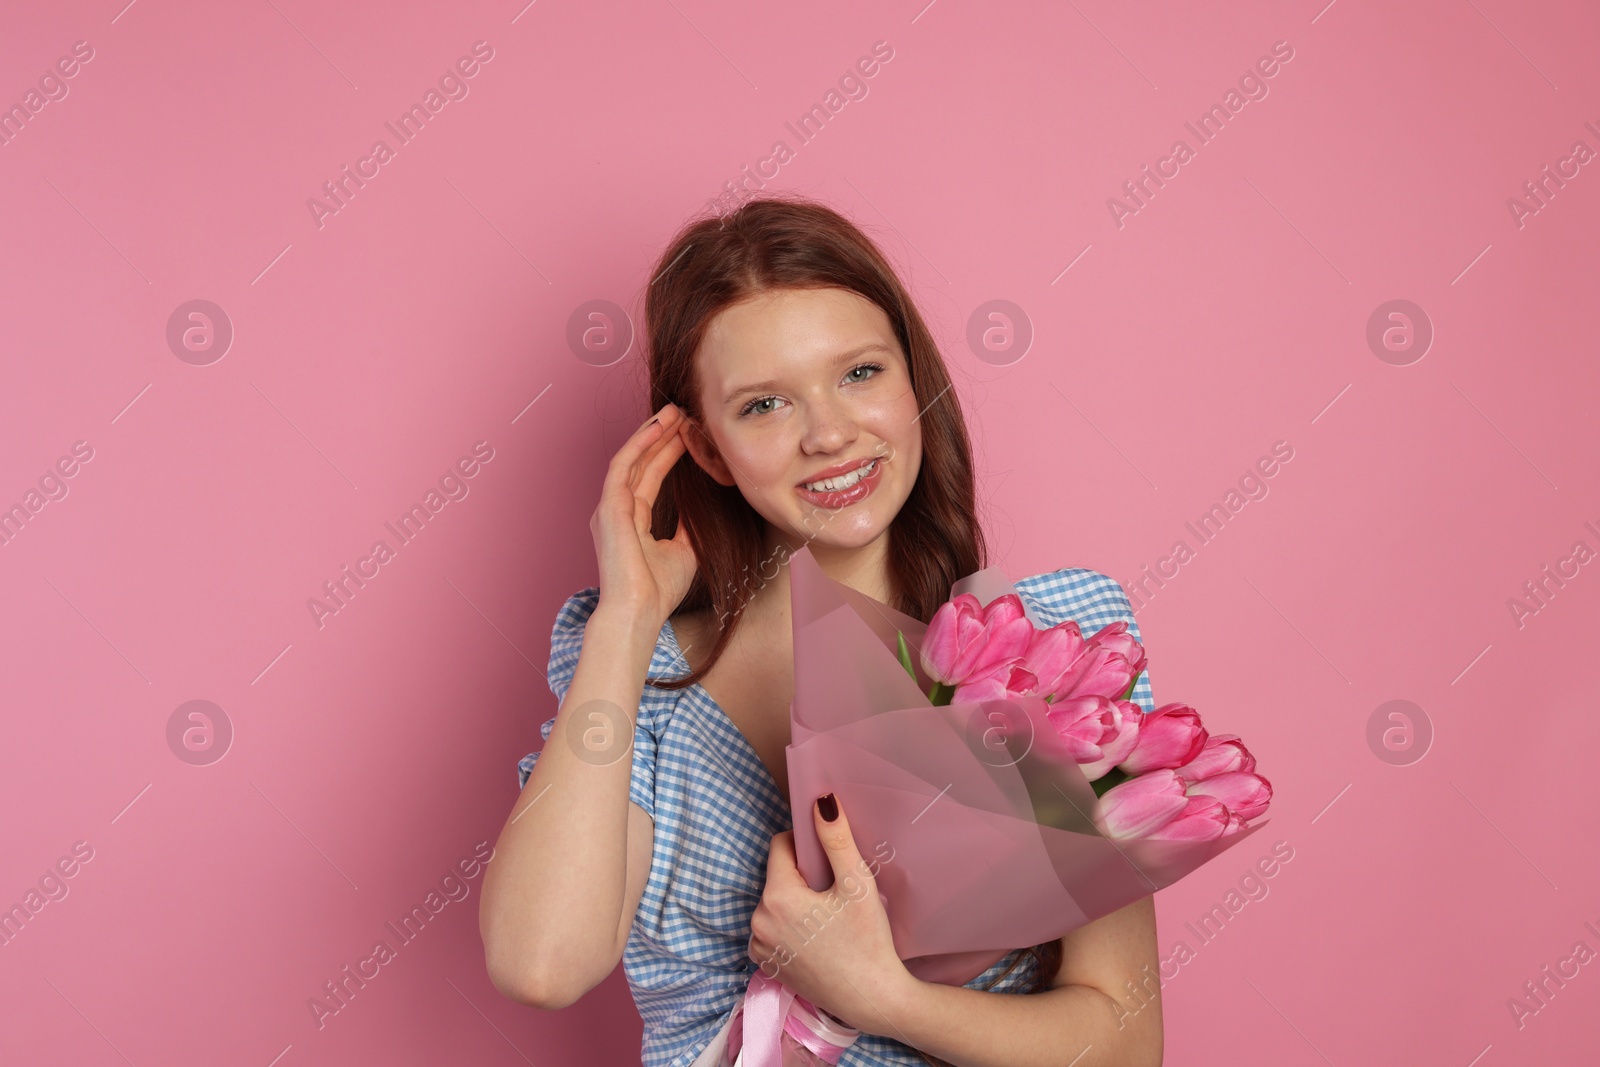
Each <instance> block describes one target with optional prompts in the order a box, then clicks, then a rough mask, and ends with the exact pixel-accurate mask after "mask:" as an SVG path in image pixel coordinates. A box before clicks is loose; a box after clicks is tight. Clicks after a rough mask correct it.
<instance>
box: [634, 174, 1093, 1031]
mask: <svg viewBox="0 0 1600 1067" xmlns="http://www.w3.org/2000/svg"><path fill="white" fill-rule="evenodd" d="M822 288H836V289H845V290H849V291H850V292H853V293H856V294H858V295H860V296H862V297H863V298H865V299H867V300H870V301H872V302H873V303H874V304H876V305H877V306H878V307H880V308H882V309H883V312H884V314H885V315H887V316H888V318H889V321H890V323H891V324H892V325H893V327H894V332H895V336H896V338H897V339H898V340H899V343H900V349H901V351H902V353H904V355H905V357H906V363H907V366H908V368H909V370H910V375H911V386H912V390H913V392H914V394H915V396H916V399H917V405H918V409H919V410H921V411H922V412H923V414H922V417H921V419H920V426H921V428H922V463H921V468H920V469H919V471H918V473H917V480H916V482H915V484H914V485H913V486H912V488H911V494H910V496H909V497H908V498H907V499H906V502H905V504H904V506H903V507H902V508H901V509H900V511H899V513H898V514H896V515H895V517H894V520H893V522H892V523H891V524H890V528H889V530H888V534H887V536H888V537H889V544H888V567H889V582H890V587H891V588H892V589H893V597H894V599H893V601H892V606H893V607H894V608H896V609H897V610H899V611H903V612H905V613H906V614H907V615H910V616H912V617H913V618H916V619H920V620H921V621H923V622H929V621H931V620H932V618H933V614H934V612H935V611H937V610H938V608H939V606H940V605H941V604H943V603H944V602H945V601H946V600H948V599H949V596H950V587H951V586H952V585H953V584H954V583H955V582H956V580H958V579H960V578H962V577H964V576H966V575H968V574H971V573H972V572H973V571H976V570H981V569H983V568H984V567H985V566H987V565H988V564H987V556H988V551H987V547H986V545H985V543H984V538H983V530H982V528H981V526H980V525H979V523H978V518H977V510H976V505H975V492H974V482H975V478H974V472H973V463H972V446H971V442H970V440H969V438H968V436H967V426H966V421H965V420H964V418H963V417H962V413H961V406H960V404H959V403H958V401H957V399H956V393H955V391H954V390H953V389H952V388H951V381H950V375H949V372H948V371H947V369H946V367H945V363H944V357H943V356H942V355H941V354H940V352H939V348H938V345H937V344H935V342H934V340H933V335H932V334H931V333H930V332H929V330H928V327H927V324H926V323H925V322H924V321H923V318H922V315H921V314H920V313H919V312H918V310H917V307H916V305H915V304H914V303H913V302H912V300H911V297H910V295H909V294H908V293H907V292H906V289H905V286H904V285H902V284H901V281H900V279H899V277H898V276H897V275H896V274H895V272H894V270H893V269H892V268H891V267H890V265H889V263H888V261H887V260H886V259H885V258H884V256H883V253H882V252H881V251H879V249H878V247H877V246H876V245H875V244H874V243H873V241H872V240H871V239H870V238H868V237H867V235H866V234H865V233H863V232H862V231H861V230H860V229H859V228H858V227H857V226H856V225H855V224H854V223H853V222H851V221H850V220H849V219H846V218H845V217H844V216H843V215H841V214H839V213H838V212H837V211H834V210H833V209H832V208H829V207H826V206H824V205H822V204H819V203H816V202H814V201H811V200H807V199H805V198H803V197H799V196H795V195H792V194H783V195H766V196H762V197H760V198H757V199H752V200H748V201H746V202H744V203H743V204H741V205H740V206H739V207H738V208H737V209H735V210H733V211H732V212H731V213H729V214H726V215H723V216H720V217H719V216H710V217H704V218H700V219H697V220H692V221H691V222H689V223H687V224H686V225H685V226H684V227H683V228H682V229H681V230H680V231H679V232H678V234H677V236H675V237H674V238H673V239H672V242H671V243H670V244H669V245H668V246H667V247H666V249H665V250H664V251H663V252H662V253H661V257H660V259H659V260H658V261H657V263H656V266H655V269H654V270H653V272H652V275H651V280H650V283H649V286H648V290H647V293H646V297H645V332H646V335H647V340H648V347H649V352H648V363H649V398H650V399H649V408H650V409H651V410H654V409H656V408H658V407H660V406H661V405H662V404H664V403H667V402H671V403H672V404H674V405H676V406H677V407H678V408H679V409H681V410H682V411H683V413H684V414H685V415H686V416H688V417H689V418H690V419H692V420H696V421H698V420H702V419H703V417H704V412H703V411H702V409H701V405H700V382H699V378H698V375H697V373H696V368H695V353H696V352H697V351H698V350H699V348H700V343H701V340H702V339H703V338H704V337H705V335H706V331H707V329H708V327H709V326H710V324H711V321H712V319H713V318H715V317H716V315H717V314H718V313H720V312H721V311H723V310H724V309H725V308H728V307H730V306H731V305H734V304H737V303H739V302H741V301H744V300H747V299H750V298H752V297H756V296H758V295H760V294H762V293H765V292H768V291H770V290H782V289H822ZM689 432H698V431H697V430H690V431H689ZM708 444H709V442H708ZM713 447H714V446H713ZM680 518H681V519H682V520H683V525H684V526H685V528H686V529H687V531H688V536H689V539H690V543H691V544H692V545H693V546H694V552H695V558H696V559H697V561H698V563H699V570H698V573H697V574H696V575H695V578H694V581H693V584H691V586H690V587H689V591H688V593H687V594H686V595H685V597H684V599H683V602H682V603H681V604H680V605H679V606H678V608H677V610H676V611H674V612H673V614H674V615H678V614H681V613H687V612H693V611H698V610H701V609H704V608H711V609H712V612H713V614H714V615H715V616H716V618H717V619H718V627H719V629H718V633H717V636H716V640H715V643H714V644H713V645H712V647H711V650H710V652H708V653H707V654H706V658H705V662H704V663H702V664H701V666H700V667H699V668H698V669H691V670H690V673H688V674H686V675H680V676H676V677H673V678H651V679H647V681H648V683H649V684H650V685H653V686H655V687H657V688H659V689H683V688H686V687H688V686H691V685H695V684H696V683H698V682H699V681H700V680H701V679H703V678H704V677H705V676H706V674H707V672H708V671H710V669H711V667H712V666H713V665H714V664H715V663H716V662H717V660H718V659H719V658H721V656H722V654H723V652H724V651H725V650H726V649H727V647H728V644H729V641H730V640H731V638H732V637H733V633H734V629H735V628H736V627H737V626H738V624H739V620H740V618H741V617H742V609H743V607H744V606H745V604H747V603H748V601H749V598H750V597H751V596H752V595H753V594H754V591H755V590H756V589H758V588H760V585H761V584H762V578H761V575H762V571H763V569H764V568H770V567H771V566H773V565H774V563H773V561H772V560H770V559H768V560H763V559H762V543H763V539H762V534H763V532H764V531H763V524H764V523H765V521H766V520H764V519H763V518H762V517H761V516H760V515H759V514H758V513H757V512H756V510H755V509H754V508H752V507H751V506H750V504H749V503H748V502H747V501H746V500H745V499H744V496H743V494H742V493H740V491H739V489H738V487H737V486H724V485H721V484H719V483H718V482H717V481H716V480H715V479H714V478H712V477H711V476H710V475H709V474H707V473H706V472H705V471H704V470H702V469H701V468H700V465H699V464H697V463H695V462H694V461H693V459H692V458H691V457H688V456H687V455H686V456H685V457H683V459H681V460H680V461H679V462H678V463H676V464H674V466H673V468H672V470H671V471H670V472H669V473H668V474H667V476H666V478H665V479H664V481H663V482H662V486H661V491H660V493H659V494H658V496H657V497H656V503H655V508H654V510H653V512H652V513H651V533H652V535H653V536H656V537H658V538H659V537H671V536H672V534H673V532H674V531H675V530H676V529H677V526H678V520H679V519H680ZM766 577H767V578H770V577H771V574H770V573H768V574H767V575H766ZM1060 950H1061V943H1060V942H1059V941H1053V942H1049V943H1047V944H1045V945H1035V946H1033V947H1032V948H1031V949H1028V950H1027V952H1026V953H1019V954H1018V955H1016V956H1015V958H1014V959H1013V960H1012V961H1011V967H1009V968H1007V970H1006V971H1005V972H1004V973H1002V974H1001V975H998V976H996V979H995V981H996V982H998V981H999V979H1000V978H1003V977H1004V976H1005V974H1009V973H1010V970H1011V968H1014V967H1015V966H1016V965H1017V964H1018V963H1020V962H1021V961H1022V960H1023V959H1025V958H1027V954H1028V953H1031V954H1032V955H1033V956H1034V958H1035V959H1036V960H1037V961H1038V963H1039V975H1038V978H1037V980H1036V982H1035V986H1034V988H1033V989H1031V990H1029V992H1037V991H1038V990H1039V989H1042V988H1044V987H1045V986H1046V985H1048V984H1049V983H1050V981H1051V980H1052V979H1053V978H1054V977H1055V974H1056V971H1057V969H1058V968H1059V966H1060ZM986 988H992V984H991V986H990V987H986ZM930 1062H932V1061H930Z"/></svg>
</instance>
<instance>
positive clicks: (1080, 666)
mask: <svg viewBox="0 0 1600 1067" xmlns="http://www.w3.org/2000/svg"><path fill="white" fill-rule="evenodd" d="M1073 631H1074V633H1075V634H1076V633H1077V626H1076V624H1074V625H1073ZM1144 665H1145V654H1144V646H1143V645H1141V644H1139V642H1137V641H1135V640H1134V639H1133V637H1132V636H1131V635H1130V634H1129V633H1128V624H1127V623H1126V622H1122V621H1118V622H1114V623H1112V624H1111V625H1109V626H1105V627H1102V628H1101V629H1100V630H1099V631H1097V632H1096V633H1095V635H1094V636H1093V637H1091V638H1089V639H1088V640H1087V641H1084V642H1083V643H1082V647H1081V650H1080V651H1079V653H1078V655H1077V656H1076V657H1074V658H1073V659H1072V660H1071V662H1070V663H1069V664H1068V665H1067V667H1066V669H1065V670H1064V671H1061V672H1059V673H1057V674H1056V675H1055V677H1054V678H1053V679H1051V678H1049V677H1045V678H1044V679H1043V680H1044V681H1045V682H1046V683H1047V685H1046V690H1045V691H1047V692H1049V693H1051V694H1052V697H1053V699H1055V700H1060V699H1061V698H1063V697H1069V696H1092V695H1100V696H1108V697H1120V696H1121V695H1122V694H1123V693H1125V692H1127V690H1128V685H1129V683H1131V682H1132V681H1133V680H1134V679H1135V678H1136V677H1138V675H1139V672H1140V671H1142V670H1144Z"/></svg>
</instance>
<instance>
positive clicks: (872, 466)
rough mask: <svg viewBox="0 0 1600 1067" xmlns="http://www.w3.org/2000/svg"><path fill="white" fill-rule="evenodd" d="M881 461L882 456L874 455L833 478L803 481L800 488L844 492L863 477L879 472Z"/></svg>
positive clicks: (813, 490)
mask: <svg viewBox="0 0 1600 1067" xmlns="http://www.w3.org/2000/svg"><path fill="white" fill-rule="evenodd" d="M879 463H880V458H879V457H877V456H874V457H873V458H872V459H870V460H868V461H867V462H866V463H863V464H862V465H861V466H859V467H857V468H856V469H855V470H853V471H850V472H848V473H846V474H840V475H836V476H835V477H832V478H823V479H822V480H821V481H816V482H802V483H801V484H800V488H802V489H807V490H810V491H811V492H813V493H842V492H844V491H845V490H846V489H849V488H851V487H852V486H854V485H857V484H859V483H860V482H861V480H862V479H863V478H870V477H872V475H873V474H875V473H877V470H878V465H879Z"/></svg>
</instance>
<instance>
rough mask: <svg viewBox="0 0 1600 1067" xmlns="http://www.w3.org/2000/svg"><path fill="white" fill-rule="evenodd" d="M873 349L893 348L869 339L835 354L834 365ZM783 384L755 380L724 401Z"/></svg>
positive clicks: (733, 401)
mask: <svg viewBox="0 0 1600 1067" xmlns="http://www.w3.org/2000/svg"><path fill="white" fill-rule="evenodd" d="M872 351H882V352H892V351H893V350H892V349H891V348H890V347H889V346H888V345H886V344H884V343H883V342H882V341H868V342H867V343H866V344H864V345H857V346H856V347H855V348H852V349H850V350H848V351H845V352H840V353H839V354H838V355H837V356H834V357H833V365H834V366H835V367H837V366H838V365H839V364H841V363H845V362H848V361H849V360H852V359H855V358H856V357H857V356H859V355H862V354H864V353H867V352H872ZM782 384H783V383H782V382H779V381H775V380H773V379H768V380H767V381H764V382H753V383H751V384H750V385H746V386H741V387H740V388H738V389H735V390H734V391H733V392H731V393H729V394H728V395H727V397H726V398H724V399H723V401H722V402H723V404H725V405H726V404H732V403H735V402H736V401H738V400H740V399H742V398H743V397H746V396H748V395H750V394H751V393H763V392H766V391H767V390H769V389H777V388H778V387H779V386H781V385H782Z"/></svg>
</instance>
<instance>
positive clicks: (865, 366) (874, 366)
mask: <svg viewBox="0 0 1600 1067" xmlns="http://www.w3.org/2000/svg"><path fill="white" fill-rule="evenodd" d="M883 369H884V367H883V364H881V363H858V364H856V365H855V366H854V367H851V368H850V369H849V370H848V371H846V372H845V379H846V380H847V381H849V382H850V383H851V384H852V385H859V384H860V383H862V382H864V381H867V380H868V378H852V377H850V376H851V375H852V374H854V373H856V371H862V370H870V371H873V372H878V371H882V370H883ZM868 377H870V375H869V376H868ZM780 399H782V398H781V397H776V396H758V397H756V398H755V399H754V400H752V401H750V403H748V404H746V405H745V406H744V407H742V408H740V409H739V417H740V418H741V419H742V418H744V417H745V416H746V415H765V414H768V413H769V412H771V410H772V409H771V408H768V409H767V410H766V411H756V407H757V406H758V405H760V404H765V403H766V402H767V401H769V400H780Z"/></svg>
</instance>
